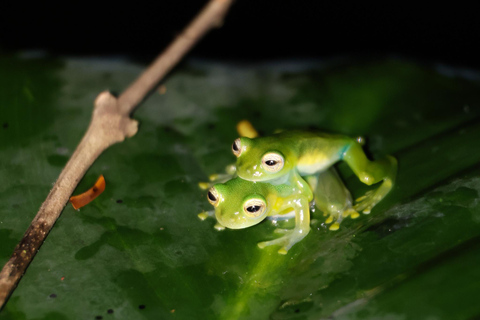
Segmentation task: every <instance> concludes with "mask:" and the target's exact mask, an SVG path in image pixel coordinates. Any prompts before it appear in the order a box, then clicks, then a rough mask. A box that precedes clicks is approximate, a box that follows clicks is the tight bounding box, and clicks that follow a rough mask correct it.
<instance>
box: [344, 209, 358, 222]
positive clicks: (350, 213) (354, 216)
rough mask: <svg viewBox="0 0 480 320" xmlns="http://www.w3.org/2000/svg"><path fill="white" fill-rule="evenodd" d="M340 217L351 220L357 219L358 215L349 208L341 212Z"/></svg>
mask: <svg viewBox="0 0 480 320" xmlns="http://www.w3.org/2000/svg"><path fill="white" fill-rule="evenodd" d="M342 216H343V217H344V218H346V217H350V218H352V219H357V218H358V217H360V213H358V212H357V210H355V209H353V208H350V209H347V210H345V211H343V213H342Z"/></svg>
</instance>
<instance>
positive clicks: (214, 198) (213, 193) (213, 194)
mask: <svg viewBox="0 0 480 320" xmlns="http://www.w3.org/2000/svg"><path fill="white" fill-rule="evenodd" d="M207 198H208V202H210V203H211V204H212V206H214V207H216V206H218V198H219V197H218V192H217V190H215V187H212V188H210V190H208V194H207Z"/></svg>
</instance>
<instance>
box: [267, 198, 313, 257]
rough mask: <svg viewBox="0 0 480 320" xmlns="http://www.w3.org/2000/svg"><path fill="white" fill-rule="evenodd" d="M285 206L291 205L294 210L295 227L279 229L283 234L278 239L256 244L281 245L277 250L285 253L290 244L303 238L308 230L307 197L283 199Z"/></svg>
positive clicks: (308, 211) (292, 244) (308, 212)
mask: <svg viewBox="0 0 480 320" xmlns="http://www.w3.org/2000/svg"><path fill="white" fill-rule="evenodd" d="M285 206H289V207H293V209H294V210H295V227H294V228H293V229H292V230H281V231H282V233H285V235H284V236H282V237H280V238H278V239H274V240H270V241H264V242H260V243H259V244H258V247H259V248H261V249H263V248H265V247H267V246H271V245H281V246H282V248H281V249H280V250H278V253H280V254H287V252H288V250H289V249H290V248H291V247H292V246H294V245H295V244H296V243H298V242H299V241H301V240H302V239H303V238H305V237H306V235H307V234H308V233H309V232H310V210H309V202H308V200H307V198H305V197H299V198H295V197H290V198H289V199H286V200H285Z"/></svg>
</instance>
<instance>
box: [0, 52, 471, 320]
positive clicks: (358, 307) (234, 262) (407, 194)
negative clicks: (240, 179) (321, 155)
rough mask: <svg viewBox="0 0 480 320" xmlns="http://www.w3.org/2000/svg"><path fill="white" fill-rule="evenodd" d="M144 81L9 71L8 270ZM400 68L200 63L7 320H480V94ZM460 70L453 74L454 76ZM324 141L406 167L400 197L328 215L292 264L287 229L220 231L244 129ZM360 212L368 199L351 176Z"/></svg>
mask: <svg viewBox="0 0 480 320" xmlns="http://www.w3.org/2000/svg"><path fill="white" fill-rule="evenodd" d="M142 68H143V66H139V65H135V64H132V63H128V62H125V61H114V60H103V59H102V60H93V59H72V58H69V59H65V60H51V59H47V58H43V59H24V58H20V57H15V56H3V57H0V70H1V77H0V179H1V181H2V183H1V185H0V244H1V245H0V263H1V264H2V265H3V264H4V263H5V262H6V261H7V260H8V258H9V256H10V254H11V252H12V251H13V248H14V246H15V245H16V243H18V241H19V240H20V239H21V237H22V235H23V232H24V231H25V230H26V229H27V227H28V225H29V223H30V221H31V220H32V218H33V217H34V216H35V214H36V212H37V210H38V208H39V207H40V205H41V203H42V202H43V200H44V199H45V197H46V195H47V194H48V192H49V189H50V188H51V186H52V184H53V182H54V181H55V179H56V178H57V177H58V175H59V173H60V171H61V169H62V167H63V165H64V164H65V163H66V161H67V160H68V158H69V157H70V156H71V154H72V152H73V150H74V149H75V147H76V145H77V143H78V142H79V141H80V139H81V137H82V135H83V133H84V131H85V130H86V128H87V126H88V122H89V119H90V116H91V111H92V104H93V100H94V99H95V97H96V95H97V94H98V93H99V92H101V91H102V90H105V89H107V88H108V89H110V90H112V91H117V92H120V91H121V90H123V89H124V88H126V87H127V86H128V84H129V83H130V82H131V81H132V80H133V79H134V78H135V77H136V76H137V74H138V73H140V72H141V70H142ZM440 69H441V68H438V67H437V68H436V67H434V66H419V65H417V64H414V63H411V62H406V61H400V60H383V61H375V62H361V63H331V64H329V65H328V64H327V65H326V66H325V65H317V64H313V63H304V62H294V61H292V62H291V63H288V64H280V63H278V64H271V65H262V66H250V65H231V64H213V63H205V62H190V63H188V64H186V65H184V66H183V67H181V68H179V69H178V70H176V72H175V73H174V74H172V75H171V77H170V78H169V79H168V81H167V82H166V86H167V92H166V94H164V95H161V94H159V93H158V92H154V93H153V95H152V96H151V97H150V98H149V99H148V100H146V101H145V102H144V103H143V105H142V106H141V107H140V108H139V109H137V111H136V113H135V115H134V117H135V118H136V119H138V120H139V121H140V130H139V132H138V133H137V135H136V136H135V137H133V138H131V139H127V140H126V141H125V142H123V143H121V144H117V145H114V146H112V147H111V148H109V149H108V150H107V151H106V152H105V153H104V154H102V155H101V156H100V158H99V159H98V160H97V161H96V162H95V164H94V165H93V166H92V167H91V169H90V170H89V171H88V172H87V174H86V176H85V177H84V179H83V180H82V181H81V183H80V184H79V186H78V187H77V190H76V191H75V194H78V193H81V192H83V191H85V190H86V189H88V188H89V187H90V186H92V185H93V183H94V182H95V180H96V179H97V177H98V176H99V175H100V174H103V175H104V176H105V179H106V190H105V192H104V193H103V194H102V195H101V196H100V197H99V198H97V199H95V200H94V201H93V202H92V203H90V204H89V205H87V206H86V207H83V208H81V209H80V210H78V211H75V210H74V209H73V208H72V207H71V206H70V205H67V206H66V208H65V210H64V211H63V213H62V215H61V217H60V219H59V220H58V222H57V223H56V225H55V227H54V228H53V230H52V232H51V233H50V234H49V236H48V238H47V240H46V242H45V243H44V245H43V246H42V247H41V249H40V251H39V253H38V254H37V256H36V258H35V259H34V261H33V263H32V264H31V265H30V267H29V268H28V270H27V272H26V274H25V276H24V277H23V279H22V280H21V282H20V284H19V286H18V288H17V290H16V291H15V292H14V294H13V295H12V297H11V298H10V300H9V302H8V304H7V305H6V307H5V308H4V309H3V310H2V311H1V313H0V319H2V320H3V319H35V320H40V319H100V317H101V318H103V319H109V318H112V319H113V318H114V317H115V318H117V319H321V318H328V317H333V318H335V319H427V318H429V317H430V318H431V319H449V320H450V319H472V318H475V317H478V316H479V315H480V306H479V304H478V303H476V302H477V301H476V300H477V297H478V296H480V268H478V265H479V264H480V258H479V257H480V245H479V243H480V242H479V240H480V203H479V201H478V198H479V192H480V169H479V168H478V165H477V164H478V162H479V160H480V151H479V148H478V145H479V144H478V141H480V126H479V123H480V122H479V115H480V85H479V83H478V82H476V81H473V80H468V79H466V78H463V77H461V76H460V75H461V72H459V71H458V72H457V71H456V70H454V69H445V68H443V69H441V70H443V73H440V72H439V70H440ZM446 71H448V72H446ZM242 119H249V120H250V121H251V122H252V123H253V125H254V126H255V127H256V128H257V129H259V130H260V131H261V132H262V134H269V133H272V132H273V131H274V130H276V129H280V128H282V129H291V128H313V127H314V128H320V129H322V130H325V131H331V132H338V133H344V134H349V135H352V136H357V135H362V136H365V137H366V138H367V145H366V146H365V148H366V150H367V152H368V153H369V154H371V156H372V157H379V156H381V155H384V154H393V155H394V156H395V157H397V159H398V161H399V173H398V180H397V183H396V185H395V187H394V189H393V191H392V192H391V194H389V195H388V197H387V198H386V199H384V200H383V201H382V202H381V203H380V204H379V205H378V206H376V207H375V208H374V210H372V213H371V214H370V215H362V216H361V217H360V218H358V219H356V220H349V219H347V220H346V221H344V222H343V223H342V225H341V228H340V230H338V231H336V232H332V231H328V229H327V227H326V226H325V224H324V219H325V218H324V217H323V215H322V213H321V212H319V211H316V212H314V213H312V219H313V220H312V231H311V232H310V234H309V235H308V236H307V237H306V238H305V239H304V240H303V241H301V242H300V243H299V244H297V245H295V246H294V247H293V248H292V249H291V250H290V251H289V252H288V254H287V255H286V256H282V255H278V254H277V250H278V248H266V249H263V250H261V249H259V248H258V247H257V246H256V243H257V242H259V241H262V240H266V239H273V238H274V237H275V234H274V233H273V230H274V227H273V226H272V225H271V223H270V222H269V221H265V222H263V223H261V224H259V225H257V226H254V227H250V228H247V229H244V230H225V231H223V232H218V231H216V230H214V228H213V225H214V224H215V222H214V221H213V219H211V220H206V221H200V220H199V219H198V218H197V214H198V213H199V212H201V211H202V210H205V209H210V205H209V203H208V202H207V200H206V197H205V192H204V191H202V190H200V189H199V188H198V187H197V183H198V182H200V181H205V180H206V179H207V177H208V175H210V174H212V173H217V172H221V171H223V169H224V167H225V166H226V165H228V164H230V163H232V162H233V161H234V157H233V155H232V154H231V152H230V145H231V143H232V141H233V140H234V139H235V138H236V135H237V134H236V131H235V125H236V123H237V122H238V121H240V120H242ZM338 167H339V170H340V172H341V174H342V176H343V177H344V179H345V181H346V183H347V185H348V187H349V189H350V190H351V191H352V193H353V195H354V196H359V195H361V194H363V193H364V192H365V190H367V187H365V186H363V185H362V184H361V183H360V182H358V181H357V179H356V177H355V176H354V175H353V174H352V173H351V171H350V170H349V169H348V168H347V167H346V166H345V165H344V164H339V165H338Z"/></svg>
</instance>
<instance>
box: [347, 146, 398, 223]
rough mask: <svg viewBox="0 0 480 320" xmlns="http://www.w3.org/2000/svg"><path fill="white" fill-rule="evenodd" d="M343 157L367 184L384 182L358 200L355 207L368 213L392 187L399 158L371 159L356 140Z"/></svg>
mask: <svg viewBox="0 0 480 320" xmlns="http://www.w3.org/2000/svg"><path fill="white" fill-rule="evenodd" d="M342 159H343V160H344V161H345V162H347V164H348V165H349V167H350V168H351V169H352V170H353V172H354V173H355V175H356V176H357V177H358V178H359V179H360V181H362V182H363V183H365V184H366V185H369V186H370V185H373V184H375V183H379V182H382V184H381V185H380V186H379V187H378V188H377V189H375V190H371V191H369V192H367V193H366V194H365V195H364V196H362V197H360V198H358V199H357V200H356V204H355V205H354V207H353V208H354V209H355V210H357V211H361V212H363V213H365V214H368V213H370V211H371V210H372V208H373V207H374V206H375V205H376V204H377V203H378V202H379V201H380V200H382V199H383V198H384V197H385V196H386V195H387V193H388V192H389V191H390V190H391V189H392V187H393V184H394V183H395V178H396V175H397V160H396V159H395V158H394V157H392V156H388V155H387V156H385V157H383V158H381V159H378V160H375V161H370V160H369V159H368V158H367V156H366V155H365V152H364V151H363V149H362V146H361V145H360V144H359V143H358V142H356V141H353V142H351V143H350V144H349V145H348V146H347V148H346V150H345V151H344V153H343V155H342Z"/></svg>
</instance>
